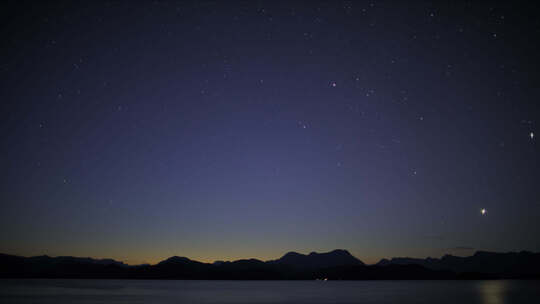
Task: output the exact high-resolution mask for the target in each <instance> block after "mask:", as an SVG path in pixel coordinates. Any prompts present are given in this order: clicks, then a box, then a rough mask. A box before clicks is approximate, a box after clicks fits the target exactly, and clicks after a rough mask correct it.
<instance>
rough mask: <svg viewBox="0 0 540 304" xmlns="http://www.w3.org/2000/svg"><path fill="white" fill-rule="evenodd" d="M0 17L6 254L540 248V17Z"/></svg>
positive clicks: (173, 11)
mask: <svg viewBox="0 0 540 304" xmlns="http://www.w3.org/2000/svg"><path fill="white" fill-rule="evenodd" d="M0 10H1V11H2V19H1V20H2V21H1V23H2V26H1V34H2V40H3V41H2V47H1V48H0V52H1V56H0V69H1V70H0V71H1V74H2V76H1V79H2V83H1V86H2V87H1V91H0V100H1V101H2V103H1V121H0V125H1V134H2V143H1V151H2V157H1V159H0V165H1V168H2V175H1V184H0V187H1V188H0V193H1V197H0V199H1V201H0V252H4V253H13V254H21V255H38V254H49V255H77V256H94V257H111V258H115V259H119V260H124V261H127V262H128V263H140V262H151V263H153V262H157V261H158V260H160V259H164V258H166V257H169V256H172V255H180V256H187V257H190V258H194V259H199V260H203V261H213V260H216V259H237V258H246V257H256V258H261V259H270V258H276V257H278V256H280V255H282V254H283V253H285V252H286V251H289V250H296V251H300V252H310V251H313V250H315V251H326V250H331V249H334V248H345V249H348V250H350V251H351V253H352V254H354V255H355V256H357V257H359V258H360V259H362V260H364V261H366V262H368V263H371V262H375V261H377V260H378V259H379V258H382V257H392V256H404V255H407V256H416V257H424V256H428V255H431V256H439V255H441V254H444V253H453V254H462V255H463V254H465V255H468V254H472V253H473V252H474V250H479V249H482V250H494V251H510V250H533V251H540V242H539V241H538V240H539V239H540V221H539V219H540V201H539V199H540V190H539V187H538V182H539V181H540V172H539V169H540V167H539V164H538V155H539V153H538V143H537V141H538V138H537V137H535V136H534V135H535V131H536V130H537V128H538V123H539V119H540V117H539V115H540V106H539V100H540V90H539V88H540V86H539V85H538V83H539V80H540V77H539V76H540V72H539V71H540V69H539V68H540V64H539V63H540V57H539V55H538V54H540V47H539V46H540V43H539V41H538V37H539V36H540V35H539V34H540V21H539V20H538V18H537V15H538V9H537V8H536V7H534V5H532V4H524V3H506V4H501V3H498V4H497V3H489V2H483V3H469V2H461V3H454V4H440V3H439V4H430V3H428V2H416V3H405V1H367V2H356V1H353V2H350V1H327V2H319V1H305V2H290V1H286V2H285V1H284V2H280V3H275V2H274V1H246V2H227V3H226V2H221V1H201V2H174V1H147V2H145V1H140V2H137V3H129V2H116V1H113V2H99V1H97V2H92V3H89V2H88V3H86V2H81V3H73V2H55V3H49V4H46V3H41V2H36V3H32V2H17V1H14V2H12V3H10V2H9V1H8V2H6V4H2V8H1V9H0ZM482 208H485V209H486V210H487V213H486V214H485V215H482V214H481V212H480V210H481V209H482Z"/></svg>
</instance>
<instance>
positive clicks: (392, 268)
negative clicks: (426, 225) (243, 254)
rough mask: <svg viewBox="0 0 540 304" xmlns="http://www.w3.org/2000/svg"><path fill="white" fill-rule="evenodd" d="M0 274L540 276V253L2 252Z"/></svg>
mask: <svg viewBox="0 0 540 304" xmlns="http://www.w3.org/2000/svg"><path fill="white" fill-rule="evenodd" d="M0 277H1V278H101V279H189V280H204V279H214V280H284V279H288V280H314V279H330V280H382V279H397V280H405V279H479V278H482V279H485V278H490V279H491V278H493V279H496V278H513V279H530V278H535V279H540V253H531V252H525V251H523V252H518V253H515V252H510V253H494V252H485V251H479V252H476V253H475V254H474V255H473V256H470V257H456V256H451V255H445V256H443V257H442V258H440V259H434V258H427V259H414V258H392V259H390V260H387V259H383V260H381V261H380V262H378V263H377V264H375V265H365V264H364V263H363V262H362V261H360V260H359V259H357V258H356V257H354V256H353V255H351V254H350V253H349V252H348V251H346V250H342V249H338V250H333V251H330V252H326V253H316V252H312V253H310V254H301V253H297V252H288V253H287V254H285V255H283V256H282V257H281V258H279V259H276V260H270V261H261V260H257V259H243V260H236V261H216V262H214V263H203V262H199V261H194V260H191V259H189V258H186V257H179V256H173V257H170V258H168V259H166V260H163V261H161V262H159V263H157V264H155V265H147V264H145V265H135V266H130V265H127V264H124V263H122V262H118V261H115V260H112V259H92V258H78V257H49V256H35V257H21V256H15V255H7V254H0Z"/></svg>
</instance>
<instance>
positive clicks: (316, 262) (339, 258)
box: [269, 249, 364, 269]
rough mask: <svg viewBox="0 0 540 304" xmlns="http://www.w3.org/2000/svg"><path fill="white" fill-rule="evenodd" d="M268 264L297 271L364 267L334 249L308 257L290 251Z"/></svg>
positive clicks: (357, 261) (340, 250)
mask: <svg viewBox="0 0 540 304" xmlns="http://www.w3.org/2000/svg"><path fill="white" fill-rule="evenodd" d="M269 263H273V264H281V265H288V266H291V267H293V268H297V269H315V268H328V267H335V266H352V265H364V263H362V261H360V260H359V259H357V258H355V257H354V256H352V255H351V254H350V253H349V252H348V251H347V250H343V249H336V250H333V251H330V252H326V253H317V252H312V253H310V254H308V255H305V254H300V253H297V252H294V251H291V252H288V253H286V254H285V255H284V256H282V257H281V258H279V259H277V260H273V261H269Z"/></svg>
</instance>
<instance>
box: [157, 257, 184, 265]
mask: <svg viewBox="0 0 540 304" xmlns="http://www.w3.org/2000/svg"><path fill="white" fill-rule="evenodd" d="M185 262H191V260H190V259H188V258H186V257H179V256H172V257H170V258H168V259H166V260H164V261H161V262H159V264H162V263H185Z"/></svg>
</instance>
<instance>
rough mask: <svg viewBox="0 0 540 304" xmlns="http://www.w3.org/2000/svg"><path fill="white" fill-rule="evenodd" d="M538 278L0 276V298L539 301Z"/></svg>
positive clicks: (229, 303) (75, 301) (44, 301)
mask: <svg viewBox="0 0 540 304" xmlns="http://www.w3.org/2000/svg"><path fill="white" fill-rule="evenodd" d="M538 283H539V282H538V281H144V280H0V304H1V303H21V304H30V303H40V304H48V303H51V304H64V303H65V304H67V303H70V304H82V303H85V304H86V303H107V304H128V303H129V304H134V303H135V304H136V303H153V304H173V303H174V304H182V303H187V304H243V303H245V304H248V303H249V304H263V303H264V304H270V303H280V304H327V303H328V304H329V303H334V304H353V303H363V304H366V303H367V304H370V303H400V304H409V303H410V304H413V303H414V304H418V303H426V304H428V303H429V304H433V303H438V304H446V303H447V304H455V303H459V304H501V303H512V304H516V303H527V304H528V303H540V289H539V288H538V286H539V284H538Z"/></svg>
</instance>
